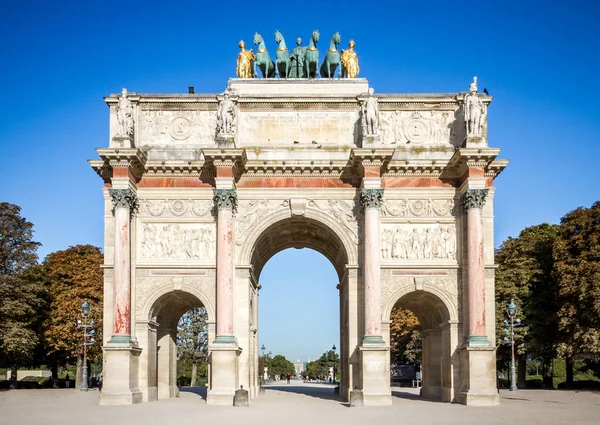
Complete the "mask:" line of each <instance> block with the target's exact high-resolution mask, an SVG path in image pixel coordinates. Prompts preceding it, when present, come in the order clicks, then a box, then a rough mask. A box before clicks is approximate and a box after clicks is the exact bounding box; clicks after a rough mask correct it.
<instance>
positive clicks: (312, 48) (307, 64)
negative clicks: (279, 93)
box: [304, 30, 320, 78]
mask: <svg viewBox="0 0 600 425" xmlns="http://www.w3.org/2000/svg"><path fill="white" fill-rule="evenodd" d="M319 37H320V34H319V31H317V30H314V31H313V32H312V37H311V39H310V42H309V43H308V47H307V48H306V57H305V59H304V76H305V77H307V78H316V77H317V67H318V66H319V49H317V43H318V42H319Z"/></svg>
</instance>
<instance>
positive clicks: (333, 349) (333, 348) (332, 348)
mask: <svg viewBox="0 0 600 425" xmlns="http://www.w3.org/2000/svg"><path fill="white" fill-rule="evenodd" d="M331 350H332V351H333V383H334V384H335V350H337V348H336V347H335V344H333V347H331Z"/></svg>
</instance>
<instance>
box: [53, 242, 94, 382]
mask: <svg viewBox="0 0 600 425" xmlns="http://www.w3.org/2000/svg"><path fill="white" fill-rule="evenodd" d="M103 261H104V255H103V254H102V251H101V250H100V248H98V247H95V246H92V245H77V246H73V247H70V248H69V249H66V250H64V251H57V252H53V253H52V254H50V255H48V256H47V257H46V259H45V260H44V268H45V271H46V276H47V279H48V289H49V295H50V311H49V314H48V318H47V320H46V323H45V331H44V339H45V344H46V352H47V355H48V362H49V363H50V364H51V366H52V371H53V376H54V378H56V372H57V367H58V366H60V365H65V364H68V363H72V362H73V361H77V365H78V367H77V379H76V385H80V381H81V365H82V355H83V346H82V343H83V330H82V328H79V327H78V326H77V321H78V320H80V319H81V304H82V303H83V301H84V299H87V300H88V302H89V303H90V304H91V305H92V309H91V312H90V319H91V320H93V321H94V327H93V329H94V330H95V332H96V334H95V335H94V337H95V340H96V343H95V344H93V345H91V346H89V347H88V359H89V360H93V359H94V358H97V357H98V356H100V355H101V353H102V342H101V341H102V299H103V296H102V295H103V271H102V268H101V267H100V266H101V265H102V263H103Z"/></svg>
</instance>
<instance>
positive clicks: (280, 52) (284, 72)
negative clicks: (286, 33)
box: [275, 30, 292, 78]
mask: <svg viewBox="0 0 600 425" xmlns="http://www.w3.org/2000/svg"><path fill="white" fill-rule="evenodd" d="M275 41H276V42H277V52H276V53H275V64H276V65H277V68H276V71H277V74H279V77H280V78H290V73H291V72H292V61H291V60H290V52H289V50H288V48H287V46H286V45H285V40H284V39H283V35H281V33H280V32H279V31H278V30H275Z"/></svg>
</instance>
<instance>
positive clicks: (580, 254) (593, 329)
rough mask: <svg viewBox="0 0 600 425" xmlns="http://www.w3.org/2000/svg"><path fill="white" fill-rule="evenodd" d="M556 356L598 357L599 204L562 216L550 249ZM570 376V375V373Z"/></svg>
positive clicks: (599, 299)
mask: <svg viewBox="0 0 600 425" xmlns="http://www.w3.org/2000/svg"><path fill="white" fill-rule="evenodd" d="M554 278H555V279H556V282H557V286H558V305H559V306H560V309H559V312H558V313H559V317H560V319H559V324H558V328H559V338H560V343H559V345H558V350H559V354H560V355H561V356H563V357H565V358H566V359H567V362H569V361H570V362H571V365H572V360H573V358H574V357H575V356H584V357H586V358H591V359H596V360H597V359H599V358H600V201H599V202H596V203H594V205H592V207H590V208H583V207H581V208H577V209H576V210H574V211H571V212H570V213H568V214H567V215H565V216H564V217H563V218H562V220H561V224H560V234H559V237H558V239H557V241H556V244H555V246H554ZM571 375H572V373H571Z"/></svg>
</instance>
